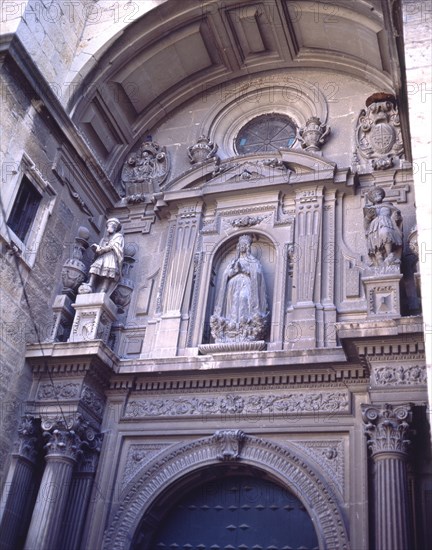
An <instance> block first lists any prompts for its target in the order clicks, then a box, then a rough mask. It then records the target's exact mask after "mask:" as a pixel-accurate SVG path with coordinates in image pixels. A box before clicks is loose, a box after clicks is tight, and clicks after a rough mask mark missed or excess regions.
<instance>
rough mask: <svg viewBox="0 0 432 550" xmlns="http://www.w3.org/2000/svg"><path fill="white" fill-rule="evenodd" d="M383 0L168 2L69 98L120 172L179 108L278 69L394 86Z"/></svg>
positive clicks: (105, 159)
mask: <svg viewBox="0 0 432 550" xmlns="http://www.w3.org/2000/svg"><path fill="white" fill-rule="evenodd" d="M390 6H391V2H388V1H387V0H383V1H382V2H381V0H356V1H355V2H354V1H347V0H334V1H333V2H332V3H330V2H322V3H320V2H315V1H311V0H296V1H293V0H257V1H256V2H251V1H250V0H224V1H221V0H219V1H213V0H212V1H197V0H181V1H168V2H165V3H164V4H162V5H160V6H158V7H157V8H155V9H154V10H152V11H151V12H149V13H147V14H146V15H144V16H143V17H142V18H141V19H139V20H137V21H136V22H134V23H133V24H131V25H130V26H129V27H128V28H126V29H125V30H124V31H122V33H121V34H120V36H118V37H117V39H116V40H114V41H113V43H112V45H111V46H110V47H109V48H108V49H107V51H106V52H105V53H104V54H103V55H102V56H101V59H100V61H99V63H98V64H97V65H96V66H95V67H94V68H93V69H92V70H91V71H90V72H88V74H87V76H86V78H85V80H84V81H83V82H82V85H81V87H80V88H78V90H77V93H76V94H75V96H74V97H73V98H72V101H71V103H70V105H69V110H70V112H72V113H73V119H74V121H75V123H76V124H77V126H78V127H79V128H80V130H81V132H82V133H83V134H84V136H85V138H86V139H87V141H88V142H89V144H90V145H91V146H92V148H93V149H94V150H95V152H96V153H97V155H98V157H99V159H100V160H101V161H102V164H103V165H104V168H105V170H106V171H107V173H108V174H114V173H115V171H116V170H117V169H118V166H119V163H120V162H121V161H122V160H123V159H124V156H125V155H126V154H127V151H128V150H129V149H130V148H131V147H132V146H133V144H134V143H136V141H137V140H138V139H139V138H140V137H141V136H143V135H145V134H146V132H148V130H149V129H150V128H152V127H154V126H155V125H156V124H157V123H158V122H160V121H161V120H162V119H163V118H164V117H165V116H166V115H167V114H169V113H170V112H171V111H172V110H173V109H175V108H177V107H179V106H180V105H182V104H183V103H184V102H186V101H188V100H190V99H192V98H194V97H195V96H198V94H202V93H203V92H206V91H208V90H210V89H211V88H212V87H216V86H219V85H221V84H222V83H224V84H226V83H229V82H233V81H235V80H236V79H240V78H242V77H243V78H244V77H247V76H248V75H256V74H258V73H262V72H265V71H271V70H274V69H284V70H285V69H286V70H287V72H289V71H291V72H292V73H293V74H294V73H295V71H296V70H298V69H303V68H308V69H319V70H324V71H325V70H332V71H337V72H340V73H342V74H346V75H347V77H354V78H359V79H361V80H363V81H366V82H369V83H371V85H372V86H373V87H374V88H375V89H376V90H386V91H394V92H396V93H397V92H398V89H399V87H400V83H399V80H398V74H399V69H398V66H397V64H396V66H395V63H394V62H392V61H391V60H392V59H395V58H397V56H395V51H396V48H397V45H396V38H395V36H396V35H397V31H395V28H394V24H393V19H394V17H393V15H392V14H391V13H390V11H389V10H390Z"/></svg>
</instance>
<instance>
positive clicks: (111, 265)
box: [89, 233, 124, 281]
mask: <svg viewBox="0 0 432 550" xmlns="http://www.w3.org/2000/svg"><path fill="white" fill-rule="evenodd" d="M99 246H100V247H101V248H104V249H105V250H107V251H106V252H102V253H101V254H100V255H99V256H98V257H97V258H96V260H95V261H94V262H93V263H92V265H91V266H90V270H89V271H90V273H94V274H95V275H99V277H107V278H109V279H114V280H115V281H117V280H118V279H119V278H120V275H121V269H122V263H123V248H124V237H123V235H122V234H121V233H114V234H113V235H112V236H111V237H110V238H109V239H107V238H103V239H102V240H101V242H100V243H99Z"/></svg>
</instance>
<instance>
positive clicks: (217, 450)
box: [103, 430, 350, 550]
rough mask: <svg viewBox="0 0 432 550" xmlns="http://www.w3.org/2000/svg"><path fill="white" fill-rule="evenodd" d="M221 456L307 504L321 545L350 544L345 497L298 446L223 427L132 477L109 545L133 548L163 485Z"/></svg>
mask: <svg viewBox="0 0 432 550" xmlns="http://www.w3.org/2000/svg"><path fill="white" fill-rule="evenodd" d="M221 461H232V462H238V463H243V464H245V465H251V466H254V467H256V468H259V469H261V470H264V471H266V472H267V473H269V474H270V475H272V476H273V478H274V479H276V480H279V482H281V483H282V484H283V485H284V486H286V487H289V489H290V491H292V492H293V493H294V494H295V495H296V496H297V497H298V498H299V499H300V500H301V501H302V503H303V504H304V506H305V508H306V510H307V511H308V513H309V515H310V516H311V518H312V521H313V522H314V525H315V528H316V531H317V536H318V540H319V545H320V549H321V550H349V548H350V544H349V539H348V534H347V530H346V525H345V518H344V514H343V511H342V507H341V503H340V502H339V500H338V498H337V497H336V496H335V494H334V493H333V491H332V489H331V488H330V485H329V484H328V483H327V481H326V480H325V479H324V478H323V476H322V475H321V474H320V473H319V472H318V471H317V470H316V469H315V468H314V467H313V466H312V465H311V464H310V463H309V462H308V461H307V459H305V458H303V457H302V456H300V454H299V453H298V452H297V451H293V450H291V449H289V448H287V447H281V446H280V445H278V444H276V443H273V442H272V441H268V440H264V439H260V438H257V437H254V436H248V435H246V434H245V433H244V432H242V431H240V430H224V431H219V432H216V433H215V434H214V435H213V436H210V437H206V438H203V439H199V440H196V441H193V442H190V443H187V444H178V445H175V446H174V447H172V448H171V449H170V450H169V451H167V452H166V453H164V454H163V455H162V456H159V457H158V458H155V460H153V461H152V462H150V463H149V464H148V465H147V466H145V467H144V468H143V469H142V470H141V471H140V472H139V473H138V474H137V475H136V476H135V478H134V479H133V480H132V481H131V482H130V483H129V485H128V488H127V489H126V491H125V493H124V495H125V496H124V498H123V500H122V502H121V503H120V505H119V506H118V508H117V510H116V511H115V513H114V516H113V519H112V521H111V524H110V526H109V527H108V529H107V531H106V533H105V538H104V541H103V548H104V549H106V550H108V549H110V550H124V549H126V548H128V547H129V545H130V543H131V541H132V540H133V537H134V534H135V532H136V530H137V529H138V527H139V525H140V522H141V519H142V517H143V516H144V514H145V513H146V512H147V511H148V510H149V509H150V508H151V506H152V505H153V503H154V502H155V500H156V498H157V497H158V496H159V495H160V494H161V493H162V491H164V490H165V489H166V488H167V487H168V486H169V485H170V484H172V483H175V482H176V481H178V480H179V479H180V478H182V477H183V476H184V475H186V474H188V473H191V472H193V471H194V470H197V469H200V468H202V467H204V466H211V465H212V464H220V462H221Z"/></svg>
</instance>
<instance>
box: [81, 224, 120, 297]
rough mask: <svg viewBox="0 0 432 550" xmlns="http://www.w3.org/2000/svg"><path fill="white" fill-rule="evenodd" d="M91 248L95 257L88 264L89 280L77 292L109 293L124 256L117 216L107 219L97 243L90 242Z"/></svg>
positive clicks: (115, 281)
mask: <svg viewBox="0 0 432 550" xmlns="http://www.w3.org/2000/svg"><path fill="white" fill-rule="evenodd" d="M91 248H92V250H93V252H94V253H95V256H96V259H95V260H94V262H93V263H92V264H91V266H90V270H89V273H90V278H89V281H88V282H87V283H83V284H82V285H81V286H80V287H79V289H78V292H79V294H88V293H91V292H106V293H107V294H111V293H112V292H113V290H114V289H115V287H116V286H117V283H118V281H119V279H120V276H121V272H122V264H123V257H124V237H123V235H122V233H121V224H120V221H119V220H118V219H117V218H110V219H109V220H107V222H106V234H105V236H104V237H103V238H102V240H101V241H100V243H99V244H96V243H94V244H92V245H91Z"/></svg>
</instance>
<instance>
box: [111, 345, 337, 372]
mask: <svg viewBox="0 0 432 550" xmlns="http://www.w3.org/2000/svg"><path fill="white" fill-rule="evenodd" d="M346 362H347V360H346V356H345V353H344V351H343V350H342V348H339V347H338V348H321V349H314V350H295V351H258V352H253V351H252V352H237V353H217V354H214V355H196V356H194V357H186V356H182V357H168V358H167V357H164V358H151V359H129V360H123V361H120V362H119V365H118V370H117V372H118V373H120V374H126V373H140V372H142V373H145V372H175V371H197V370H224V369H225V370H228V369H229V370H232V369H238V368H272V367H279V366H283V367H286V366H287V365H292V366H293V367H295V366H299V365H301V366H302V368H304V366H312V367H314V368H315V369H317V368H318V369H319V368H321V367H323V368H326V366H327V365H328V364H329V363H330V364H331V365H332V366H333V367H334V366H335V365H336V364H342V365H344V364H346Z"/></svg>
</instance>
